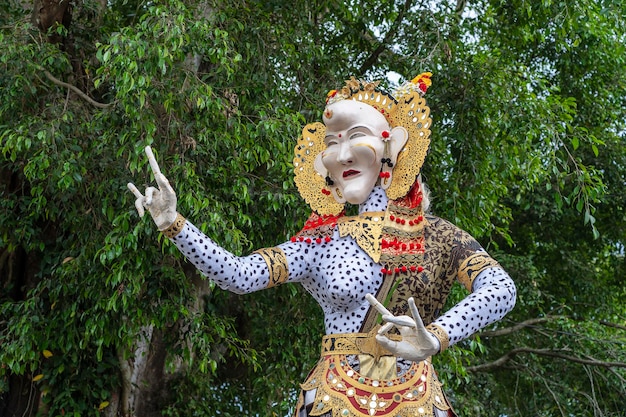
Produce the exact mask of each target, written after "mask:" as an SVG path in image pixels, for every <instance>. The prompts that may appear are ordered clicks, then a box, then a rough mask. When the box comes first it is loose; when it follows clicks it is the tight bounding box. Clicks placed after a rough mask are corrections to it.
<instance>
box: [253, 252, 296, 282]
mask: <svg viewBox="0 0 626 417" xmlns="http://www.w3.org/2000/svg"><path fill="white" fill-rule="evenodd" d="M254 253H257V254H259V255H261V256H262V257H263V260H264V261H265V263H266V264H267V268H268V270H269V278H270V279H269V282H268V283H267V288H271V287H274V286H276V285H279V284H282V283H284V282H287V280H288V279H289V265H288V264H287V257H286V256H285V252H283V250H282V249H281V248H263V249H259V250H257V251H255V252H254Z"/></svg>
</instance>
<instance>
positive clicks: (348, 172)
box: [343, 169, 361, 178]
mask: <svg viewBox="0 0 626 417" xmlns="http://www.w3.org/2000/svg"><path fill="white" fill-rule="evenodd" d="M360 173H361V171H355V170H353V169H349V170H347V171H343V177H344V178H347V177H351V176H353V175H357V174H360Z"/></svg>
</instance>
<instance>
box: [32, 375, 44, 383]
mask: <svg viewBox="0 0 626 417" xmlns="http://www.w3.org/2000/svg"><path fill="white" fill-rule="evenodd" d="M41 378H43V374H39V375H35V376H34V377H33V382H37V381H39V380H40V379H41Z"/></svg>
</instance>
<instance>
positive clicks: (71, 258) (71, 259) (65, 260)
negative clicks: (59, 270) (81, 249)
mask: <svg viewBox="0 0 626 417" xmlns="http://www.w3.org/2000/svg"><path fill="white" fill-rule="evenodd" d="M73 260H74V258H73V257H72V256H68V257H67V258H65V259H63V262H61V263H63V264H66V263H68V262H71V261H73Z"/></svg>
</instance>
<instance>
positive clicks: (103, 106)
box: [43, 70, 113, 109]
mask: <svg viewBox="0 0 626 417" xmlns="http://www.w3.org/2000/svg"><path fill="white" fill-rule="evenodd" d="M43 73H44V74H45V75H46V78H48V79H49V80H50V81H52V82H53V83H54V84H56V85H58V86H61V87H65V88H69V89H70V90H72V91H73V92H75V93H76V94H78V95H79V96H80V98H82V99H83V100H85V101H87V102H88V103H89V104H91V105H93V106H96V107H98V108H101V109H106V108H107V107H111V106H112V105H113V103H107V104H105V103H98V102H97V101H96V100H94V99H92V98H91V97H89V96H88V95H87V94H85V93H83V92H82V91H81V90H80V89H79V88H78V87H75V86H73V85H72V84H68V83H65V82H63V81H61V80H59V79H58V78H55V76H54V75H52V74H50V73H49V72H48V71H46V70H44V71H43Z"/></svg>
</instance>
